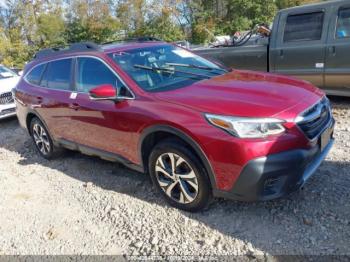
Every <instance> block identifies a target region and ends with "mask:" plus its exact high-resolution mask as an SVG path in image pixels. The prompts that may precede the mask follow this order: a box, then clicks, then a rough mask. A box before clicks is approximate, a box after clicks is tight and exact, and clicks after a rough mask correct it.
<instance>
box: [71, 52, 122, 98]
mask: <svg viewBox="0 0 350 262" xmlns="http://www.w3.org/2000/svg"><path fill="white" fill-rule="evenodd" d="M106 84H110V85H112V86H114V87H115V88H116V87H117V85H118V87H119V88H120V95H121V96H126V95H127V94H126V93H128V92H127V88H125V87H124V86H123V84H122V82H121V81H120V80H119V78H118V77H117V76H116V75H115V74H114V73H113V72H112V71H111V70H110V69H109V68H108V67H107V66H106V65H105V64H104V63H103V62H101V61H100V60H98V59H95V58H91V57H78V58H77V75H76V89H77V91H78V92H83V93H88V92H89V91H90V90H91V89H93V88H95V87H98V86H101V85H106Z"/></svg>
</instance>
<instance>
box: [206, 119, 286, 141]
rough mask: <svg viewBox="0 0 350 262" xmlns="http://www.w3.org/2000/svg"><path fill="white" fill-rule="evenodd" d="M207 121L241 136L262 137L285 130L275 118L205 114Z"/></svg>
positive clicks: (281, 122)
mask: <svg viewBox="0 0 350 262" xmlns="http://www.w3.org/2000/svg"><path fill="white" fill-rule="evenodd" d="M205 117H206V118H207V119H208V121H209V122H210V123H211V124H212V125H214V126H217V127H219V128H222V129H224V130H226V131H227V132H229V133H230V134H232V135H234V136H237V137H241V138H263V137H267V136H270V135H278V134H281V133H283V132H285V128H284V127H283V125H282V124H283V123H284V121H283V120H280V119H275V118H243V117H231V116H219V115H211V114H206V115H205Z"/></svg>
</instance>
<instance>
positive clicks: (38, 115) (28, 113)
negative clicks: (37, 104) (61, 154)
mask: <svg viewBox="0 0 350 262" xmlns="http://www.w3.org/2000/svg"><path fill="white" fill-rule="evenodd" d="M30 114H31V115H34V116H35V117H36V118H38V119H39V120H40V121H41V123H43V125H44V126H45V128H46V130H47V132H48V133H49V135H50V137H51V139H52V142H53V143H54V145H55V146H58V143H57V142H56V140H55V138H54V137H53V136H52V134H51V132H50V129H49V128H48V126H47V124H46V122H45V121H44V119H43V118H42V117H41V116H40V114H38V113H37V112H36V111H35V110H33V109H31V110H28V112H27V115H26V126H27V131H28V133H29V135H31V133H30V126H29V125H28V124H30V123H27V118H28V115H30Z"/></svg>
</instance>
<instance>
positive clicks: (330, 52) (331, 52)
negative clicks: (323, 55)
mask: <svg viewBox="0 0 350 262" xmlns="http://www.w3.org/2000/svg"><path fill="white" fill-rule="evenodd" d="M328 51H329V54H331V55H333V56H335V54H336V49H335V46H330V47H329V48H328Z"/></svg>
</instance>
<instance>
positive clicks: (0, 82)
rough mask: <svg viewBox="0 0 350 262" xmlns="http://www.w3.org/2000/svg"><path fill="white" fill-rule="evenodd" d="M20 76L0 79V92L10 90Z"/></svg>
mask: <svg viewBox="0 0 350 262" xmlns="http://www.w3.org/2000/svg"><path fill="white" fill-rule="evenodd" d="M19 78H20V77H17V76H16V77H11V78H5V79H0V94H2V93H6V92H11V90H12V88H14V87H15V86H16V85H17V83H18V81H19Z"/></svg>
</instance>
